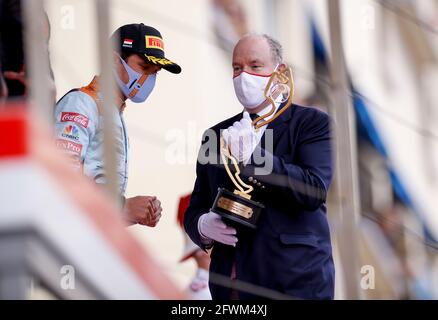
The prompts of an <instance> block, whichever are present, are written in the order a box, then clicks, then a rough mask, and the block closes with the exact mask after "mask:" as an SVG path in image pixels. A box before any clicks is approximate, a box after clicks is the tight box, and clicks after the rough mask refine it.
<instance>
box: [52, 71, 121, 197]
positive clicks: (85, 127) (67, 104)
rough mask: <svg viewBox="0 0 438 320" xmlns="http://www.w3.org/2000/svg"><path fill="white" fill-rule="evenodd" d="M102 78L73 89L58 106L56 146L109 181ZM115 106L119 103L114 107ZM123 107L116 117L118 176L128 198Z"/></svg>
mask: <svg viewBox="0 0 438 320" xmlns="http://www.w3.org/2000/svg"><path fill="white" fill-rule="evenodd" d="M102 107H103V106H102V105H101V104H100V93H99V88H98V77H94V79H93V81H92V82H91V83H90V84H89V85H88V86H86V87H82V88H80V89H73V90H71V91H70V92H68V93H67V94H66V95H65V96H64V97H62V98H61V99H60V100H59V101H58V103H57V104H56V107H55V131H56V145H57V147H58V148H60V149H62V150H63V151H65V153H66V154H67V155H69V157H70V159H71V160H72V165H73V166H74V167H75V168H76V169H77V170H78V171H81V172H83V173H84V174H85V175H86V176H88V177H90V178H91V179H93V181H95V182H96V183H98V184H103V183H105V180H106V179H105V171H104V168H103V115H102ZM111 107H115V108H116V106H115V105H113V106H111ZM123 109H124V106H123V108H121V110H119V112H117V113H116V114H117V116H116V117H115V119H114V126H115V131H114V132H115V143H116V151H117V155H116V156H117V176H118V183H119V190H120V196H121V197H122V199H124V194H125V190H126V185H127V182H128V135H127V132H126V126H125V122H124V120H123Z"/></svg>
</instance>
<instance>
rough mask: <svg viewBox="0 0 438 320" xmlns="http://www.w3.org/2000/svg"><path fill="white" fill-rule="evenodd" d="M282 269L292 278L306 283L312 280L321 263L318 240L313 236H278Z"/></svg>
mask: <svg viewBox="0 0 438 320" xmlns="http://www.w3.org/2000/svg"><path fill="white" fill-rule="evenodd" d="M279 240H280V243H281V245H280V248H281V249H280V250H281V253H280V255H281V257H282V261H281V263H282V265H283V268H285V269H287V272H288V273H289V276H290V277H292V278H295V277H297V278H298V279H295V281H298V280H299V278H301V277H302V278H303V279H302V280H305V281H307V282H311V281H312V280H314V277H315V276H316V274H317V273H318V271H317V270H318V269H319V268H320V267H321V265H320V264H321V262H322V261H323V259H322V258H323V255H324V253H323V251H322V250H321V248H320V246H319V244H318V238H317V237H316V236H315V235H313V234H290V233H281V234H280V235H279Z"/></svg>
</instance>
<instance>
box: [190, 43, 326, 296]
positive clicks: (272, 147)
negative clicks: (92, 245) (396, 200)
mask: <svg viewBox="0 0 438 320" xmlns="http://www.w3.org/2000/svg"><path fill="white" fill-rule="evenodd" d="M284 68H285V65H284V64H283V63H282V49H281V45H280V44H279V43H278V42H277V41H275V40H274V39H272V38H271V37H269V36H266V35H250V36H246V37H244V38H242V39H241V40H240V41H239V42H238V44H237V45H236V47H235V49H234V52H233V70H234V79H233V81H234V88H235V91H236V95H237V98H238V99H239V101H240V102H241V104H242V105H243V106H244V109H245V110H244V112H243V114H242V113H239V114H237V115H236V116H234V117H232V118H230V119H227V120H225V121H223V122H221V123H219V124H217V125H215V126H214V127H212V128H211V129H209V130H207V131H206V133H205V134H204V137H203V142H202V146H201V150H200V152H199V158H198V163H197V167H196V174H197V178H196V182H195V186H194V190H193V194H192V198H191V201H190V206H189V208H188V209H187V212H186V214H185V219H184V225H185V229H186V231H187V233H188V234H189V236H190V238H191V239H192V240H193V241H194V242H195V243H196V244H197V245H199V246H200V247H201V248H204V249H205V248H209V247H213V249H212V253H211V265H210V290H211V293H212V297H213V299H230V298H238V299H253V298H260V297H262V296H263V295H262V294H261V293H260V291H258V293H255V292H248V290H245V291H244V290H243V289H242V288H237V290H234V289H232V288H230V287H228V286H224V285H218V284H217V283H215V281H214V277H213V275H214V274H219V275H222V276H226V277H227V278H230V279H231V281H230V283H233V280H234V279H237V280H240V282H246V283H250V284H252V285H255V286H258V287H263V288H266V289H270V292H273V291H276V292H278V293H280V294H282V295H288V296H291V297H296V298H303V299H333V295H334V264H333V259H332V250H331V243H330V232H329V226H328V222H327V215H326V206H325V200H326V196H327V192H328V188H329V185H330V182H331V178H332V157H331V138H330V130H329V117H328V116H327V114H325V113H323V112H321V111H318V110H316V109H313V108H304V107H301V106H298V105H292V106H291V107H289V108H288V109H286V110H285V111H284V112H283V113H282V114H281V115H280V116H279V117H278V118H276V119H275V120H274V121H272V122H271V123H270V124H269V125H268V126H267V128H266V126H265V127H262V128H261V129H260V130H258V131H257V130H254V127H253V126H251V119H253V118H254V117H258V116H262V115H266V114H267V113H268V112H269V111H270V110H271V108H272V107H271V104H270V103H269V102H268V101H267V99H266V98H265V97H264V95H263V91H264V88H265V87H266V86H267V83H268V80H269V75H271V74H272V73H273V72H274V70H280V71H282V70H284ZM275 101H276V103H275V107H276V112H279V110H281V109H282V108H283V107H284V106H285V103H284V102H283V101H282V95H280V96H279V97H278V98H277V99H276V100H275ZM271 117H272V116H270V117H268V118H267V119H269V118H271ZM221 136H222V137H223V138H224V139H225V141H226V142H227V146H228V147H229V150H230V152H231V154H232V155H233V156H234V157H235V158H236V159H237V161H238V162H239V167H240V170H241V177H242V179H243V181H244V182H245V183H247V184H250V185H252V186H253V187H254V191H253V192H252V193H251V195H252V199H254V200H256V201H258V202H260V203H262V204H263V205H264V206H265V209H264V210H263V212H262V213H261V216H260V218H259V221H258V223H257V229H256V230H251V229H248V228H245V227H240V226H239V225H236V224H233V223H230V222H229V221H228V220H223V219H221V217H220V216H219V215H217V214H216V213H214V212H212V211H211V210H210V208H211V207H212V204H213V202H214V199H215V197H216V195H217V192H218V188H226V189H227V190H230V191H233V190H234V189H235V187H234V185H233V184H232V182H231V180H230V178H229V177H228V175H227V173H226V171H225V169H224V166H223V164H221V163H220V161H219V159H220V156H219V139H220V137H221ZM256 155H257V158H258V159H255V158H256ZM206 159H207V160H208V161H206ZM260 159H262V160H264V161H260ZM265 297H267V296H266V295H265ZM270 297H272V295H271V296H270Z"/></svg>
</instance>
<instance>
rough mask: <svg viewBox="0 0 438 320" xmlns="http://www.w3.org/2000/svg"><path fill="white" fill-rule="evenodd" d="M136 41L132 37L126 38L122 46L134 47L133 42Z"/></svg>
mask: <svg viewBox="0 0 438 320" xmlns="http://www.w3.org/2000/svg"><path fill="white" fill-rule="evenodd" d="M133 43H134V41H133V40H132V39H125V40H123V45H122V47H125V48H132V44H133Z"/></svg>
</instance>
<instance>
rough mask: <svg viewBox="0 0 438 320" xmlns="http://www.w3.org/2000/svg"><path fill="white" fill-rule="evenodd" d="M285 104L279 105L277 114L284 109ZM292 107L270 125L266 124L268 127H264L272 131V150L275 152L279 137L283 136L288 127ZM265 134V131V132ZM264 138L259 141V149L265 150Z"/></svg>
mask: <svg viewBox="0 0 438 320" xmlns="http://www.w3.org/2000/svg"><path fill="white" fill-rule="evenodd" d="M284 106H285V104H282V105H280V107H279V108H278V110H277V113H278V112H279V111H280V110H282V109H283V108H284ZM293 107H294V106H293V105H292V106H290V107H289V108H288V109H287V110H285V111H284V112H283V114H282V115H280V116H279V117H278V118H277V119H275V120H274V121H272V122H271V123H269V124H268V126H267V127H266V130H272V133H273V142H274V146H273V147H274V148H273V150H275V147H276V146H277V143H278V141H279V140H280V138H281V136H282V135H283V133H284V132H285V130H286V129H287V128H288V127H289V120H290V118H291V116H292V108H293ZM265 134H266V131H265ZM265 140H266V139H265V138H262V141H261V145H260V146H261V147H262V148H265Z"/></svg>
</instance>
